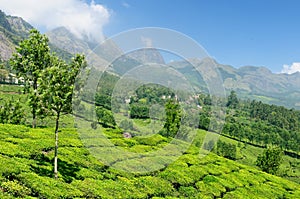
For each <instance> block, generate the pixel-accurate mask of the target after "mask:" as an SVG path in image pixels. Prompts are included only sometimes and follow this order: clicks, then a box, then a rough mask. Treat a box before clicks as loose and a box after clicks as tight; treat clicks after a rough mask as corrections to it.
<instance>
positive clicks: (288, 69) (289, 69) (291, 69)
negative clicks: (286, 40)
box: [281, 62, 300, 74]
mask: <svg viewBox="0 0 300 199" xmlns="http://www.w3.org/2000/svg"><path fill="white" fill-rule="evenodd" d="M295 72H300V63H299V62H294V63H293V64H292V65H286V64H285V65H283V69H282V70H281V73H287V74H293V73H295Z"/></svg>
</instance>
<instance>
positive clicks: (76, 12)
mask: <svg viewBox="0 0 300 199" xmlns="http://www.w3.org/2000/svg"><path fill="white" fill-rule="evenodd" d="M0 5H1V10H3V11H4V12H5V13H6V14H9V15H14V16H20V17H22V18H24V19H25V20H26V21H28V22H29V23H30V24H32V25H33V26H35V27H43V28H46V29H47V30H51V29H53V28H57V27H60V26H65V27H66V28H68V29H69V30H70V31H71V32H72V33H73V34H75V35H76V36H78V37H80V38H82V37H83V36H87V37H88V38H89V39H96V40H98V41H99V40H102V39H103V31H102V30H103V26H104V25H105V24H107V23H108V22H109V18H110V14H111V13H110V11H109V10H108V9H107V8H106V7H104V6H103V5H100V4H96V3H95V2H94V1H92V2H91V3H86V2H84V1H82V0H50V1H47V0H26V1H22V0H0Z"/></svg>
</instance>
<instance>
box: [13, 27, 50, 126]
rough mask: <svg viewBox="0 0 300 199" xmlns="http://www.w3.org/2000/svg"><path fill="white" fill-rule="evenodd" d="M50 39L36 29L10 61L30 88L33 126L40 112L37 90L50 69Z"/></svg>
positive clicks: (17, 49)
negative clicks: (43, 73)
mask: <svg viewBox="0 0 300 199" xmlns="http://www.w3.org/2000/svg"><path fill="white" fill-rule="evenodd" d="M48 42H49V40H48V38H47V37H46V36H45V35H42V34H40V32H39V31H37V30H36V29H32V30H31V31H30V35H29V38H28V39H25V40H23V41H22V42H20V44H19V47H17V48H16V51H17V52H16V53H14V54H13V57H12V58H11V60H10V64H11V66H12V68H13V69H14V70H15V71H16V72H17V75H18V76H19V77H22V78H24V80H25V83H26V86H27V87H28V88H29V99H30V101H29V104H30V107H31V113H32V119H33V123H32V126H33V127H35V126H36V114H37V111H38V98H37V88H38V80H39V79H40V77H41V74H42V73H41V72H42V71H43V70H44V69H45V68H48V67H50V62H51V61H50V57H51V56H50V48H49V45H48Z"/></svg>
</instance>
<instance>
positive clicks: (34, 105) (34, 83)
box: [32, 80, 37, 128]
mask: <svg viewBox="0 0 300 199" xmlns="http://www.w3.org/2000/svg"><path fill="white" fill-rule="evenodd" d="M33 92H34V93H33V95H34V97H33V100H34V102H33V104H32V128H35V127H36V109H37V99H36V98H37V80H34V82H33Z"/></svg>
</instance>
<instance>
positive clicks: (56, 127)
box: [54, 113, 59, 179]
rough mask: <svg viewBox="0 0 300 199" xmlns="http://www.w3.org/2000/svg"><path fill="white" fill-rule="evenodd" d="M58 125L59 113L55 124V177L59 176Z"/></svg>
mask: <svg viewBox="0 0 300 199" xmlns="http://www.w3.org/2000/svg"><path fill="white" fill-rule="evenodd" d="M58 125H59V113H58V114H57V117H56V125H55V149H54V178H55V179H57V177H58V170H57V152H58Z"/></svg>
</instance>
